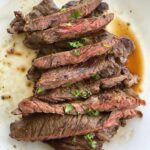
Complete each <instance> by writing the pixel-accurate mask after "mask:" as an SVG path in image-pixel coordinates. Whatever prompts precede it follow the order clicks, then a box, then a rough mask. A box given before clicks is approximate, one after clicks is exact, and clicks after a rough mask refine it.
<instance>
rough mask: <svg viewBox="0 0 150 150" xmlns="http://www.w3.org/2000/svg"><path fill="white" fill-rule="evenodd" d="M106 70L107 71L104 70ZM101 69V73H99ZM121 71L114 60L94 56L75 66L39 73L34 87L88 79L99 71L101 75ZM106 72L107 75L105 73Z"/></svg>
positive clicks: (47, 86)
mask: <svg viewBox="0 0 150 150" xmlns="http://www.w3.org/2000/svg"><path fill="white" fill-rule="evenodd" d="M106 70H107V71H108V72H106ZM102 71H103V73H101V72H102ZM120 71H121V68H120V66H119V65H117V64H116V63H114V62H111V61H107V60H103V58H95V59H92V60H89V61H87V62H85V63H84V64H78V65H77V66H65V67H62V68H57V69H53V70H49V71H47V72H46V73H43V74H42V75H41V78H40V79H39V80H38V82H37V83H36V88H39V87H42V88H44V89H54V88H57V87H60V86H63V85H64V84H66V83H68V82H69V83H75V82H78V81H81V80H83V79H88V78H90V77H91V76H92V75H95V74H97V73H100V75H101V76H103V74H105V76H106V77H107V76H111V75H117V74H119V73H120ZM106 74H107V75H106Z"/></svg>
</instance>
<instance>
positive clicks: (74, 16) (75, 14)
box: [71, 10, 81, 19]
mask: <svg viewBox="0 0 150 150" xmlns="http://www.w3.org/2000/svg"><path fill="white" fill-rule="evenodd" d="M71 17H72V18H73V19H78V18H80V17H81V13H80V11H79V10H77V11H75V12H73V13H72V14H71Z"/></svg>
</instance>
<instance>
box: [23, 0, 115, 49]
mask: <svg viewBox="0 0 150 150" xmlns="http://www.w3.org/2000/svg"><path fill="white" fill-rule="evenodd" d="M90 1H91V0H90ZM113 17H114V15H113V14H107V15H103V16H100V17H92V18H85V19H79V20H76V21H75V22H74V23H71V24H70V23H69V24H68V23H64V24H60V25H59V26H57V27H54V28H50V29H47V30H44V31H37V32H33V33H29V34H27V37H26V40H25V44H26V46H28V45H32V44H33V45H41V44H51V43H54V42H58V41H62V40H65V39H71V38H75V37H79V36H81V35H84V34H87V33H91V32H96V31H98V30H100V29H102V28H104V27H105V26H106V25H107V24H108V23H109V22H111V21H112V19H113ZM30 47H31V46H30Z"/></svg>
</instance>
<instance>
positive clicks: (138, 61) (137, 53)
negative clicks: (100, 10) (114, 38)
mask: <svg viewBox="0 0 150 150" xmlns="http://www.w3.org/2000/svg"><path fill="white" fill-rule="evenodd" d="M111 28H113V30H112V32H113V33H114V34H115V35H118V36H128V37H129V38H130V39H131V40H132V41H133V42H134V44H135V50H134V53H133V54H132V55H131V56H130V57H129V60H128V63H127V66H128V68H129V69H130V71H131V72H132V73H133V74H137V75H138V76H139V77H140V82H139V83H138V84H137V85H135V86H134V87H133V88H134V90H135V91H136V92H137V93H140V92H141V91H142V88H141V86H142V81H143V72H144V64H143V55H142V49H141V46H140V44H139V41H138V39H137V37H136V35H135V34H134V33H133V31H132V30H131V28H132V24H130V23H128V22H124V21H122V20H121V19H120V18H116V19H114V21H113V22H112V23H111Z"/></svg>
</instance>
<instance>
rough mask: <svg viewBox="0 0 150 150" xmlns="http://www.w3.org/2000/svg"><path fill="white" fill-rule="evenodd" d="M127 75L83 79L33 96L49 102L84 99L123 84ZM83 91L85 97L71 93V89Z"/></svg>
mask: <svg viewBox="0 0 150 150" xmlns="http://www.w3.org/2000/svg"><path fill="white" fill-rule="evenodd" d="M127 78H128V77H127V76H126V75H119V76H116V77H110V78H104V79H99V80H96V81H95V80H93V79H90V80H83V81H81V82H78V83H75V84H73V85H71V86H70V87H60V88H57V89H53V90H49V91H45V92H43V93H41V94H35V97H36V98H38V99H40V100H43V101H47V102H51V103H57V102H63V101H72V100H77V99H80V98H82V99H86V98H88V97H89V96H91V95H94V94H97V93H99V92H100V91H101V90H102V89H108V88H112V87H115V86H117V85H120V84H123V82H124V81H125V80H126V79H127ZM76 90H79V91H81V90H82V91H84V92H85V94H86V95H85V97H83V96H82V95H76V96H74V95H73V94H72V91H76ZM86 92H88V93H89V95H87V94H88V93H86Z"/></svg>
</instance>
